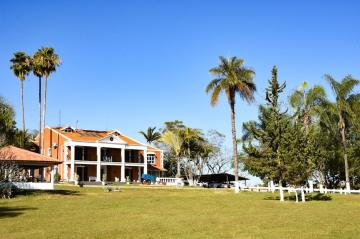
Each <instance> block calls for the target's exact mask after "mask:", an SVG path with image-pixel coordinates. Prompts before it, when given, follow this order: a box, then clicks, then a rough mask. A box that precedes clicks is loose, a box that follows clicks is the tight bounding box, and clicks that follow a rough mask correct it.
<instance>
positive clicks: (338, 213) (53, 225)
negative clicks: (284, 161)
mask: <svg viewBox="0 0 360 239" xmlns="http://www.w3.org/2000/svg"><path fill="white" fill-rule="evenodd" d="M274 196H277V195H276V194H275V195H274V194H271V193H255V192H254V193H250V192H242V193H240V194H238V195H235V194H234V193H233V192H232V191H229V190H210V189H176V188H174V189H169V188H148V187H142V186H138V187H125V186H124V187H122V189H121V191H120V192H110V193H107V192H104V191H103V189H102V188H100V187H87V188H78V187H73V186H58V187H56V190H55V191H53V192H41V193H40V192H36V193H34V192H32V193H28V194H27V195H20V196H17V197H16V198H15V199H10V200H0V238H360V196H354V195H352V196H344V195H331V198H328V199H331V200H328V201H323V200H313V201H309V202H306V203H298V204H296V203H295V202H292V201H291V202H290V201H287V202H285V203H280V202H279V201H276V200H274V198H273V197H274Z"/></svg>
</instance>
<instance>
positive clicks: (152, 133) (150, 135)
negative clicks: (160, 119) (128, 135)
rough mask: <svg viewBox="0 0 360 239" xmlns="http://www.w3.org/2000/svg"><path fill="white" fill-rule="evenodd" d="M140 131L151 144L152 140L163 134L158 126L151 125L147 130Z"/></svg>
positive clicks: (156, 139)
mask: <svg viewBox="0 0 360 239" xmlns="http://www.w3.org/2000/svg"><path fill="white" fill-rule="evenodd" d="M139 133H140V134H142V135H143V136H144V138H145V139H146V142H147V143H148V144H150V145H151V144H152V142H154V141H158V140H159V139H160V138H161V134H160V133H159V132H157V131H156V127H153V128H151V127H149V128H147V130H146V132H144V131H140V132H139Z"/></svg>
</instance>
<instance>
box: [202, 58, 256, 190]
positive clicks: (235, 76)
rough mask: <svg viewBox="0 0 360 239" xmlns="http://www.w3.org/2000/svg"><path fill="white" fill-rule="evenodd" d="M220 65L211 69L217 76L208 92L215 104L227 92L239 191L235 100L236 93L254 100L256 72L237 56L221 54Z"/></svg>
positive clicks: (207, 89) (248, 100) (249, 101)
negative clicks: (228, 56) (229, 56)
mask: <svg viewBox="0 0 360 239" xmlns="http://www.w3.org/2000/svg"><path fill="white" fill-rule="evenodd" d="M219 58H220V65H218V66H217V67H214V68H211V69H210V74H212V75H214V76H215V77H216V78H215V79H213V80H212V81H211V82H210V83H209V84H208V85H207V87H206V93H211V100H210V103H211V105H212V106H215V105H216V104H217V102H218V99H219V95H220V94H221V93H222V92H225V95H226V98H227V100H228V103H229V106H230V110H231V133H232V143H233V160H234V174H235V184H236V185H235V192H236V193H237V192H239V184H238V183H239V178H238V174H239V172H238V153H237V140H236V127H235V102H236V100H235V99H236V97H235V96H236V95H239V96H240V99H242V100H245V101H247V102H248V103H251V102H253V101H254V92H255V91H256V86H255V83H254V81H253V77H254V75H255V72H254V71H253V70H251V69H249V68H247V67H245V66H244V60H242V59H239V58H237V57H231V58H229V59H227V58H225V57H222V56H220V57H219Z"/></svg>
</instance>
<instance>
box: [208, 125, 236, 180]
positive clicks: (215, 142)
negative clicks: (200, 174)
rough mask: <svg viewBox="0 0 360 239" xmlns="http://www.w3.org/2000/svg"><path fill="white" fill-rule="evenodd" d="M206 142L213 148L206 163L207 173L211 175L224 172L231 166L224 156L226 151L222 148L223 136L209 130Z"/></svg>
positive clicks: (227, 158)
mask: <svg viewBox="0 0 360 239" xmlns="http://www.w3.org/2000/svg"><path fill="white" fill-rule="evenodd" d="M207 140H208V141H209V143H210V144H211V145H212V148H213V152H212V154H210V155H209V158H208V160H207V161H206V167H207V171H208V172H209V173H212V174H218V173H224V172H226V171H227V170H228V169H229V167H230V165H231V163H230V161H231V159H229V157H227V156H226V152H225V151H226V149H225V148H224V142H225V135H224V134H222V133H220V132H218V131H216V130H210V131H209V132H208V134H207Z"/></svg>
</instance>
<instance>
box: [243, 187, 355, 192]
mask: <svg viewBox="0 0 360 239" xmlns="http://www.w3.org/2000/svg"><path fill="white" fill-rule="evenodd" d="M241 190H243V191H255V192H275V191H278V190H280V187H275V186H274V187H259V186H257V187H241ZM282 190H283V191H288V192H295V191H302V190H304V191H305V192H306V193H311V192H319V193H325V194H327V193H340V194H350V193H355V194H357V193H359V194H360V190H346V189H327V188H314V189H310V188H307V187H305V188H293V187H283V188H282Z"/></svg>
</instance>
